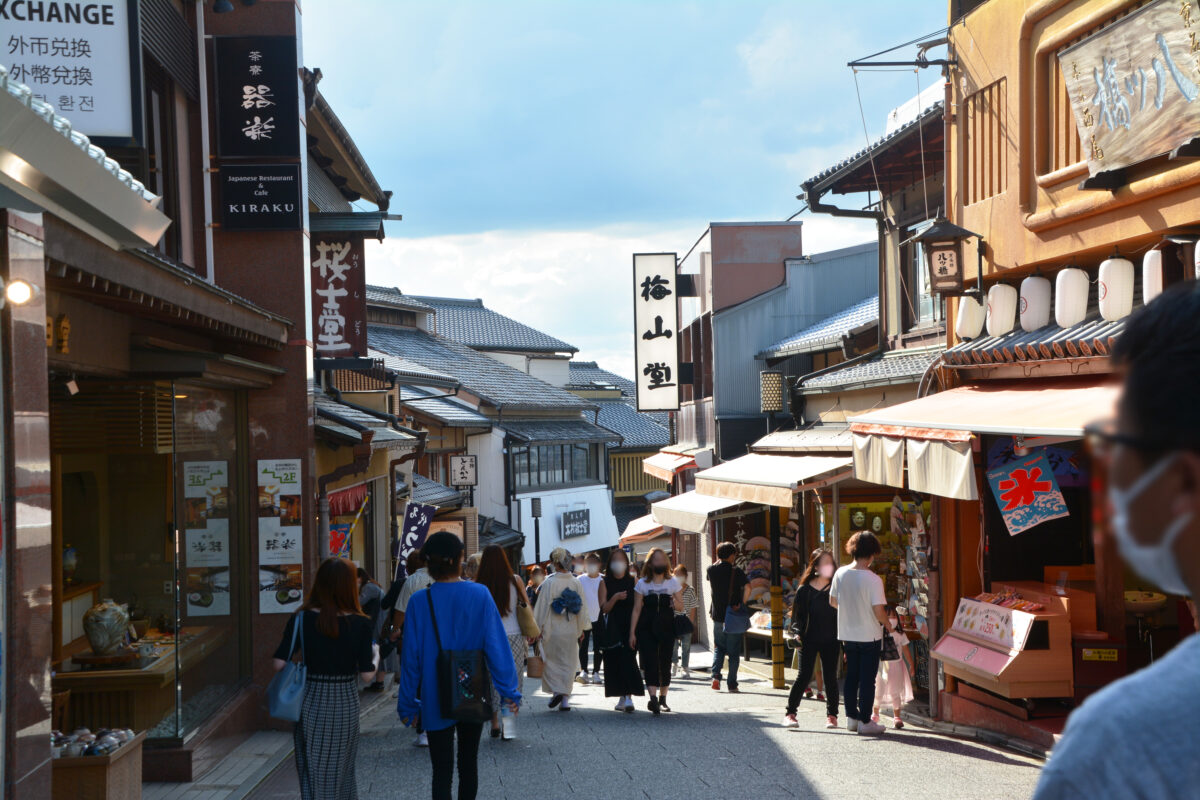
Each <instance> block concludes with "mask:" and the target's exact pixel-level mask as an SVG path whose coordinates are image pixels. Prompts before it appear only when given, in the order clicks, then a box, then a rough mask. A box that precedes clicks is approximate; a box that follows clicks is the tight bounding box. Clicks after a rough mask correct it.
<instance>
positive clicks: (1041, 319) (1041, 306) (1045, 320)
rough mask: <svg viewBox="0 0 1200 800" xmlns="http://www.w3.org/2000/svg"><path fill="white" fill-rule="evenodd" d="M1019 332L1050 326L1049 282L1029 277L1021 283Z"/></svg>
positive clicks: (1044, 279)
mask: <svg viewBox="0 0 1200 800" xmlns="http://www.w3.org/2000/svg"><path fill="white" fill-rule="evenodd" d="M1020 313H1021V330H1023V331H1036V330H1038V329H1039V328H1044V327H1046V326H1047V325H1049V324H1050V281H1049V280H1047V279H1046V278H1043V277H1042V276H1041V275H1030V276H1029V277H1028V278H1026V279H1025V280H1023V281H1021V312H1020Z"/></svg>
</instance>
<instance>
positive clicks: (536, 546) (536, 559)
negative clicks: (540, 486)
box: [529, 497, 542, 564]
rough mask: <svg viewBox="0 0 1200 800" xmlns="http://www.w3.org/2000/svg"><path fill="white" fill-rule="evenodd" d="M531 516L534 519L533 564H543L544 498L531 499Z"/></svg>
mask: <svg viewBox="0 0 1200 800" xmlns="http://www.w3.org/2000/svg"><path fill="white" fill-rule="evenodd" d="M529 516H531V517H533V563H535V564H541V563H542V498H540V497H531V498H529Z"/></svg>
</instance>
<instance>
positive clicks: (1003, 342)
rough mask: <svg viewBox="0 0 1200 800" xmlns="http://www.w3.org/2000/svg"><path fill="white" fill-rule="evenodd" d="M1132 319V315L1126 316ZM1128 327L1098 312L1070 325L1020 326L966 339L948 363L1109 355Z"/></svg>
mask: <svg viewBox="0 0 1200 800" xmlns="http://www.w3.org/2000/svg"><path fill="white" fill-rule="evenodd" d="M1126 319H1128V318H1126ZM1124 330H1125V319H1119V320H1117V321H1115V322H1109V321H1108V320H1106V319H1103V318H1102V317H1101V316H1100V312H1099V311H1096V312H1095V313H1093V314H1090V315H1088V317H1087V319H1085V320H1084V321H1083V322H1080V323H1079V324H1077V325H1072V326H1071V327H1070V328H1060V327H1058V326H1057V325H1055V324H1054V323H1050V324H1049V325H1047V326H1046V327H1044V328H1039V329H1038V330H1036V331H1029V332H1028V333H1026V332H1025V331H1024V330H1022V329H1021V327H1020V326H1018V327H1017V328H1016V329H1014V330H1011V331H1009V332H1008V333H1006V334H1004V335H1002V336H984V337H982V338H979V339H974V340H972V341H968V342H962V343H961V344H957V345H955V346H954V347H951V348H950V349H949V350H947V351H946V365H947V366H950V367H973V366H977V365H982V364H1006V363H1013V362H1021V361H1045V360H1049V359H1055V358H1086V357H1088V356H1106V355H1108V354H1109V352H1110V351H1111V350H1112V346H1113V343H1114V342H1115V341H1116V340H1117V337H1118V336H1120V335H1121V332H1122V331H1124Z"/></svg>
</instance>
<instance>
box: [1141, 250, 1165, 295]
mask: <svg viewBox="0 0 1200 800" xmlns="http://www.w3.org/2000/svg"><path fill="white" fill-rule="evenodd" d="M1162 289H1163V254H1162V250H1147V251H1146V255H1144V256H1142V303H1149V302H1150V301H1151V300H1153V299H1154V298H1156V297H1158V296H1159V295H1160V294H1162Z"/></svg>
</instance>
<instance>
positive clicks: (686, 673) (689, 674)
mask: <svg viewBox="0 0 1200 800" xmlns="http://www.w3.org/2000/svg"><path fill="white" fill-rule="evenodd" d="M683 677H685V678H690V677H692V671H691V670H690V669H688V668H687V667H684V668H683Z"/></svg>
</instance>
